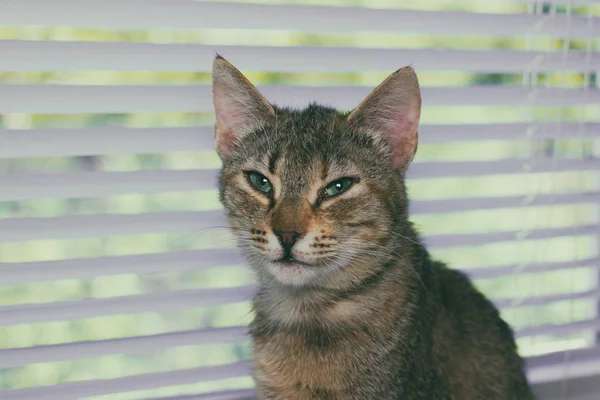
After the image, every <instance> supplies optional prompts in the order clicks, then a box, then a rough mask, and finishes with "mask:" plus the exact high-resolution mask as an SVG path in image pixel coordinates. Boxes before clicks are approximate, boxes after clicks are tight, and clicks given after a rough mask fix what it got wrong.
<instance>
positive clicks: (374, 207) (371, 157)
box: [213, 56, 534, 400]
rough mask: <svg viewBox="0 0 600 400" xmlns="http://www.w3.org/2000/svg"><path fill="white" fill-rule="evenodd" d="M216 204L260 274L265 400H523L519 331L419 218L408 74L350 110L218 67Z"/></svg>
mask: <svg viewBox="0 0 600 400" xmlns="http://www.w3.org/2000/svg"><path fill="white" fill-rule="evenodd" d="M213 100H214V108H215V113H216V123H215V145H216V150H217V152H218V154H219V156H220V158H221V160H222V170H221V173H220V178H219V197H220V200H221V202H222V204H223V206H224V209H225V213H226V215H227V218H228V221H229V223H230V225H231V229H232V231H233V232H234V234H235V236H236V238H237V241H238V244H239V247H240V249H241V251H242V252H243V254H244V255H245V256H246V257H247V260H248V262H249V264H250V265H251V267H252V268H253V269H254V271H255V273H256V276H257V279H258V282H259V291H258V293H257V294H256V296H255V297H254V299H253V310H254V320H253V322H252V323H251V325H250V334H251V336H252V341H253V349H254V366H253V378H254V380H255V382H256V387H257V389H256V390H257V396H258V399H259V400H271V399H273V400H288V399H289V400H304V399H331V400H333V399H335V400H398V399H402V400H417V399H418V400H437V399H448V400H449V399H452V400H472V399H473V400H474V399H482V400H505V399H506V400H528V399H533V398H534V397H533V394H532V392H531V390H530V388H529V385H528V383H527V379H526V377H525V374H524V366H523V361H522V359H521V358H520V357H519V355H518V353H517V348H516V345H515V341H514V337H513V332H512V330H511V328H510V327H509V326H508V325H507V324H506V323H505V322H504V321H503V320H502V319H501V317H500V315H499V313H498V311H497V309H496V308H495V307H494V306H493V305H492V303H491V302H490V301H489V300H487V299H486V298H485V297H484V296H483V295H482V294H481V293H480V292H479V291H477V290H476V289H475V288H474V286H473V285H472V284H471V282H470V281H469V279H468V278H467V277H466V276H465V275H464V274H463V273H461V272H458V271H456V270H453V269H450V268H448V267H447V266H446V265H444V264H442V263H440V262H437V261H434V260H432V258H431V257H430V255H429V253H428V252H427V250H426V249H425V247H424V246H423V244H422V243H421V240H420V238H419V235H418V234H417V232H416V231H415V229H414V227H413V225H412V224H411V222H409V219H408V211H407V208H408V198H407V192H406V188H405V179H404V177H405V172H406V170H407V168H408V165H409V163H410V162H411V160H412V158H413V156H414V154H415V152H416V150H417V136H418V134H417V131H418V125H419V119H420V113H421V95H420V89H419V82H418V79H417V76H416V74H415V72H414V71H413V69H411V68H409V67H406V68H402V69H399V70H398V71H396V72H394V73H393V74H391V75H390V76H389V77H388V78H387V79H386V80H385V81H383V82H382V83H381V84H380V85H379V86H378V87H377V88H376V89H375V90H374V91H373V92H372V93H371V94H370V95H369V96H368V97H367V98H366V99H365V100H364V101H362V103H360V104H359V105H358V106H357V107H356V109H354V110H353V111H351V112H349V113H344V112H339V111H337V110H335V109H333V108H329V107H325V106H321V105H317V104H311V105H309V106H308V107H306V108H305V109H300V110H296V109H288V108H280V107H276V106H274V105H271V104H270V103H269V102H268V101H267V100H266V99H265V98H264V97H263V96H262V95H261V94H260V93H259V91H258V90H257V89H256V88H255V87H254V86H253V85H252V84H251V83H250V81H249V80H248V79H247V78H246V77H245V76H244V75H243V74H242V73H241V72H240V71H239V70H237V69H236V68H235V67H234V66H233V65H231V64H230V63H229V62H228V61H226V60H225V59H224V58H222V57H220V56H217V57H216V58H215V60H214V64H213Z"/></svg>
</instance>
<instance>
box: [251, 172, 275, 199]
mask: <svg viewBox="0 0 600 400" xmlns="http://www.w3.org/2000/svg"><path fill="white" fill-rule="evenodd" d="M246 176H247V177H248V181H249V182H250V184H251V185H252V186H253V187H254V188H255V189H256V190H258V191H259V192H261V193H265V194H269V193H271V192H272V191H273V185H272V184H271V182H270V181H269V180H268V179H267V177H266V176H264V175H263V174H261V173H259V172H255V171H251V172H246Z"/></svg>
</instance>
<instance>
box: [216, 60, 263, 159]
mask: <svg viewBox="0 0 600 400" xmlns="http://www.w3.org/2000/svg"><path fill="white" fill-rule="evenodd" d="M212 79H213V103H214V107H215V114H216V124H215V139H216V148H217V152H218V153H219V155H220V156H221V157H225V158H226V157H228V156H229V155H231V154H232V153H233V152H234V150H235V147H236V145H237V144H238V143H239V141H240V140H241V139H242V138H243V137H244V136H245V135H247V134H248V133H251V132H252V131H254V130H256V129H260V128H261V127H262V126H264V125H265V124H267V123H268V122H269V121H270V119H271V118H273V117H274V115H275V111H274V110H273V107H272V106H271V105H270V104H269V102H268V101H267V100H266V99H265V98H264V97H263V96H262V95H261V94H260V93H259V92H258V90H257V89H256V88H255V87H254V85H252V83H250V81H249V80H248V79H247V78H246V77H245V76H244V75H243V74H242V73H241V72H240V71H239V70H238V69H237V68H235V67H234V66H233V65H231V64H230V63H229V62H228V61H227V60H225V59H224V58H223V57H221V56H217V57H216V58H215V61H214V62H213V71H212Z"/></svg>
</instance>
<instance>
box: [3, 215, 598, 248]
mask: <svg viewBox="0 0 600 400" xmlns="http://www.w3.org/2000/svg"><path fill="white" fill-rule="evenodd" d="M228 226H229V224H228V222H227V219H226V218H225V215H224V214H223V212H222V211H220V210H219V211H178V212H160V213H145V214H100V215H77V216H68V217H57V218H9V219H0V243H1V242H20V241H31V240H40V239H75V238H84V237H106V236H116V235H134V234H145V233H183V232H190V233H194V232H195V233H200V232H209V231H210V230H214V229H227V227H228ZM594 229H596V230H597V227H596V226H594V225H590V226H572V227H561V228H544V229H536V230H531V231H527V232H524V231H500V232H485V233H460V234H454V235H451V234H441V235H429V236H425V237H424V240H425V243H426V244H427V245H428V246H431V247H448V246H477V245H483V244H487V243H490V242H496V241H513V240H522V239H547V238H551V237H561V236H568V235H590V234H593V233H594Z"/></svg>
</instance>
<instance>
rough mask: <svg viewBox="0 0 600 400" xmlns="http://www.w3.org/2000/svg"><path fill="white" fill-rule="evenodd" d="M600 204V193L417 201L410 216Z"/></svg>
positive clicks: (413, 202) (411, 209)
mask: <svg viewBox="0 0 600 400" xmlns="http://www.w3.org/2000/svg"><path fill="white" fill-rule="evenodd" d="M596 202H600V193H564V194H563V193H560V194H541V195H536V196H505V197H471V198H456V199H436V200H415V201H411V202H410V205H409V209H410V214H411V215H415V214H441V213H450V212H461V211H479V210H495V209H502V208H523V207H537V206H555V205H568V204H581V203H596Z"/></svg>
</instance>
